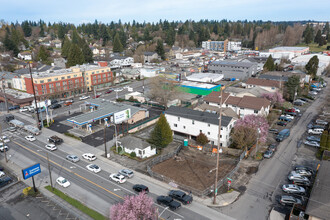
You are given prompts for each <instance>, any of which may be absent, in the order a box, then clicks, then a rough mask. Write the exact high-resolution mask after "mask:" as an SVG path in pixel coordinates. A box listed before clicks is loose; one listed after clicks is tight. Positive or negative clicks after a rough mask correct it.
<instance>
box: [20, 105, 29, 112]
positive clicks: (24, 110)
mask: <svg viewBox="0 0 330 220" xmlns="http://www.w3.org/2000/svg"><path fill="white" fill-rule="evenodd" d="M27 111H29V107H27V106H24V107H22V108H20V109H19V112H27Z"/></svg>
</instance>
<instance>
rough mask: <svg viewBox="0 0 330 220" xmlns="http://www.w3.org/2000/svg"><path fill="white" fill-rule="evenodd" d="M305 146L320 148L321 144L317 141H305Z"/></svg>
mask: <svg viewBox="0 0 330 220" xmlns="http://www.w3.org/2000/svg"><path fill="white" fill-rule="evenodd" d="M304 144H305V145H307V146H311V147H320V143H319V142H316V141H305V142H304Z"/></svg>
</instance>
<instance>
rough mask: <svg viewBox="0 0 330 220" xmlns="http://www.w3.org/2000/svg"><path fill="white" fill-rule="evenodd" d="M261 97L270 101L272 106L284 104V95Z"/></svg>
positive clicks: (275, 93) (278, 93) (270, 94)
mask: <svg viewBox="0 0 330 220" xmlns="http://www.w3.org/2000/svg"><path fill="white" fill-rule="evenodd" d="M261 96H262V97H264V98H266V99H268V100H269V101H270V102H271V104H272V105H274V104H276V103H278V104H282V103H283V102H284V99H283V95H282V94H281V93H280V92H272V93H264V94H262V95H261Z"/></svg>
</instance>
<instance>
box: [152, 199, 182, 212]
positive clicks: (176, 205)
mask: <svg viewBox="0 0 330 220" xmlns="http://www.w3.org/2000/svg"><path fill="white" fill-rule="evenodd" d="M157 203H158V204H163V205H166V206H168V207H169V208H170V209H171V210H176V209H178V208H180V207H181V204H180V203H179V202H177V201H174V200H173V199H172V198H171V197H169V196H158V197H157Z"/></svg>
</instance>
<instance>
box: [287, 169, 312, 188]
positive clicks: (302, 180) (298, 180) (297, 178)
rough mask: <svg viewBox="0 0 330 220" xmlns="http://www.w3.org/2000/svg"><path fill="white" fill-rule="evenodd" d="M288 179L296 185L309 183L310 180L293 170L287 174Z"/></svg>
mask: <svg viewBox="0 0 330 220" xmlns="http://www.w3.org/2000/svg"><path fill="white" fill-rule="evenodd" d="M288 179H289V180H291V181H292V182H293V183H295V184H297V185H306V186H308V185H310V181H309V179H308V178H307V177H305V176H301V175H299V174H297V173H296V172H295V171H291V173H290V174H289V175H288Z"/></svg>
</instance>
